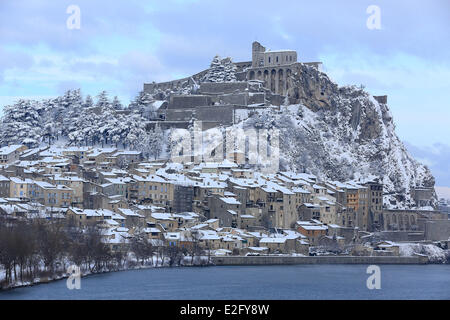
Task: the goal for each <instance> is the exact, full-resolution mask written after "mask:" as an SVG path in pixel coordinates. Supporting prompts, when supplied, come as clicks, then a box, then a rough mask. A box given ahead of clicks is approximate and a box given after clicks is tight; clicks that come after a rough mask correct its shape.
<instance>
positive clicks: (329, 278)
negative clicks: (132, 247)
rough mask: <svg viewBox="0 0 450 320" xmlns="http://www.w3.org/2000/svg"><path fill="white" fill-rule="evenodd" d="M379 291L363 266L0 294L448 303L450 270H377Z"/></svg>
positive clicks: (153, 275)
mask: <svg viewBox="0 0 450 320" xmlns="http://www.w3.org/2000/svg"><path fill="white" fill-rule="evenodd" d="M380 268H381V289H378V290H377V289H372V290H369V289H368V288H367V286H366V281H367V278H368V277H369V276H370V275H369V274H367V273H366V269H367V265H284V266H279V265H278V266H216V267H185V268H157V269H142V270H131V271H123V272H112V273H104V274H97V275H92V276H88V277H85V278H82V279H81V288H80V289H79V290H76V289H74V290H69V289H68V288H67V285H66V280H59V281H54V282H51V283H48V284H40V285H36V286H32V287H23V288H17V289H13V290H8V291H3V292H0V300H4V299H51V300H53V299H63V300H65V299H71V300H72V299H87V300H91V299H98V300H103V299H108V300H109V299H139V300H140V299H150V300H153V299H168V300H172V299H176V300H185V299H189V300H207V299H219V300H252V299H257V300H259V299H263V300H265V299H275V300H291V299H293V300H297V299H300V300H303V299H313V300H314V299H345V300H347V299H348V300H351V299H364V300H366V299H369V300H370V299H447V300H448V299H450V265H380Z"/></svg>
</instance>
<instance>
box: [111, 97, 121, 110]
mask: <svg viewBox="0 0 450 320" xmlns="http://www.w3.org/2000/svg"><path fill="white" fill-rule="evenodd" d="M111 105H112V108H113V109H114V110H122V109H123V106H122V103H121V102H120V100H119V98H117V96H115V97H114V99H113V101H112V103H111Z"/></svg>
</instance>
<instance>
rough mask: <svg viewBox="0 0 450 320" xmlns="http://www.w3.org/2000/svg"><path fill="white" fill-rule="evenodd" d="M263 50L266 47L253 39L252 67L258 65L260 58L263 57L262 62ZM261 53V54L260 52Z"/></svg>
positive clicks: (264, 50)
mask: <svg viewBox="0 0 450 320" xmlns="http://www.w3.org/2000/svg"><path fill="white" fill-rule="evenodd" d="M264 52H266V48H265V47H263V46H262V45H261V44H260V43H259V42H258V41H254V42H253V44H252V67H253V68H257V67H259V66H260V60H261V58H262V59H263V63H264ZM261 53H263V54H261Z"/></svg>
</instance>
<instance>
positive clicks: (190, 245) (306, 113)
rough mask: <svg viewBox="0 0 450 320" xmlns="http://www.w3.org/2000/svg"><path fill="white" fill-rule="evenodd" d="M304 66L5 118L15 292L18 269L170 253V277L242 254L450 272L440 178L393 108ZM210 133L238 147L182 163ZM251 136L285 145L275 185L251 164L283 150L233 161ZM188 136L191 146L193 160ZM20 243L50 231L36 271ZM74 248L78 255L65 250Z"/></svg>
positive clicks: (5, 220)
mask: <svg viewBox="0 0 450 320" xmlns="http://www.w3.org/2000/svg"><path fill="white" fill-rule="evenodd" d="M297 60H298V56H297V52H296V51H294V50H279V51H270V50H266V48H265V47H263V46H262V45H261V44H259V43H258V42H254V43H253V44H252V61H248V62H237V63H234V62H233V61H232V59H230V58H225V59H222V58H220V57H215V58H214V59H213V61H212V63H211V66H210V68H208V69H206V70H204V71H202V72H200V73H197V74H195V75H193V76H191V77H187V78H184V79H179V80H174V81H170V82H164V83H149V84H144V90H143V91H142V92H141V93H140V94H139V96H138V97H137V98H136V100H135V101H133V102H132V103H131V104H130V106H129V107H128V108H124V107H123V106H122V105H121V104H120V102H119V101H118V100H117V98H115V99H114V100H113V101H112V102H110V101H109V100H108V98H107V96H106V93H105V92H102V93H101V94H100V95H99V98H98V101H97V103H96V104H95V105H94V103H93V100H92V98H91V97H90V96H88V97H87V98H86V99H85V100H83V99H82V97H81V93H80V91H79V90H74V91H69V92H67V93H66V94H65V95H64V96H63V97H59V98H56V99H50V100H45V101H42V102H37V101H27V100H21V101H19V102H17V103H16V104H14V105H12V106H7V107H5V115H4V117H3V119H2V123H1V129H2V130H1V132H0V141H1V144H2V146H3V147H2V148H0V219H1V222H2V223H1V224H0V228H2V229H1V230H0V236H2V237H3V238H2V239H0V246H3V247H0V250H3V251H4V252H10V253H11V254H10V255H8V254H4V255H3V256H1V257H0V258H1V259H3V260H1V261H0V265H3V268H4V269H5V270H6V271H5V273H6V279H7V280H8V279H9V280H8V281H11V279H12V278H13V275H12V272H13V271H14V273H15V272H16V265H18V264H20V274H21V275H22V273H26V272H28V273H30V274H36V272H34V273H33V268H32V266H34V268H38V267H37V266H39V265H41V264H44V265H45V268H46V270H47V271H53V270H55V269H54V268H56V267H55V266H56V265H57V264H58V263H59V264H61V263H63V264H64V263H65V261H67V260H71V261H73V260H77V261H80V263H81V262H83V263H84V264H85V265H86V266H87V267H86V268H88V269H91V271H92V270H97V271H100V270H103V268H106V266H108V268H109V267H110V264H111V263H112V262H111V261H115V262H114V263H113V265H114V266H116V267H117V266H118V265H122V262H121V261H122V260H123V259H128V258H130V255H131V259H132V260H133V259H134V261H135V262H136V261H141V263H143V261H144V260H148V259H151V261H152V263H153V255H154V253H155V252H156V253H157V256H158V258H157V259H156V261H160V260H161V259H162V261H160V263H161V265H164V257H165V256H169V258H170V259H169V261H170V265H172V264H173V263H175V261H178V264H180V263H181V261H184V260H183V259H185V258H186V257H188V256H191V257H192V261H193V260H194V257H195V256H196V257H205V256H207V257H208V263H211V259H210V258H211V257H217V256H229V255H233V256H242V257H244V256H249V255H252V256H261V255H289V256H312V255H345V256H402V255H413V254H415V253H419V254H425V255H428V257H429V258H430V259H431V260H432V259H435V258H436V257H438V260H439V259H440V260H439V261H443V260H442V259H446V258H445V254H446V253H445V250H447V249H448V242H449V238H450V223H449V221H450V220H449V216H448V212H445V211H444V210H438V202H437V199H436V195H435V192H434V178H433V176H432V175H431V173H430V171H429V169H428V168H427V167H426V166H424V165H422V164H420V163H418V162H417V161H416V160H415V159H413V158H412V157H411V156H410V155H409V154H408V152H407V151H406V148H405V147H404V145H403V143H402V142H401V141H400V139H399V138H398V137H397V136H396V134H395V126H394V123H393V120H392V116H391V114H390V111H389V108H388V106H387V96H375V97H373V96H371V95H370V94H368V93H367V92H366V91H364V89H363V88H358V87H355V86H350V87H339V86H338V85H337V84H335V83H333V82H332V81H331V80H329V78H328V77H327V75H326V74H325V73H323V72H321V71H320V66H321V63H320V62H298V61H297ZM198 123H200V124H201V128H200V130H199V131H200V132H202V138H201V139H204V140H208V139H209V140H214V139H211V137H212V136H213V135H214V134H216V136H220V137H222V136H223V137H225V140H222V139H219V140H220V141H219V142H217V143H212V148H210V149H208V154H206V153H203V154H202V153H200V154H195V152H194V153H189V152H188V153H187V154H185V155H184V156H182V157H178V154H177V155H176V156H175V157H174V153H176V152H178V151H182V150H183V149H190V146H191V140H192V143H193V144H195V141H196V136H195V132H194V133H193V131H195V130H196V127H197V124H198ZM249 128H250V129H253V130H258V133H259V132H261V131H264V130H268V131H267V132H279V150H278V151H279V153H277V157H274V156H273V154H271V156H272V158H270V157H269V158H268V162H269V163H271V164H276V166H275V168H276V169H275V170H272V171H265V170H263V169H264V168H262V167H261V166H260V164H261V163H258V161H261V159H262V158H261V157H256V158H253V160H255V159H256V160H257V161H256V163H254V162H253V163H252V161H251V160H252V156H251V155H250V154H249V150H248V149H252V146H254V145H256V144H258V146H259V147H258V148H262V149H264V146H266V144H267V140H268V137H267V136H266V137H265V138H264V139H265V142H264V143H263V144H262V145H263V147H261V141H260V142H258V143H256V142H255V141H251V140H248V141H247V142H245V138H244V139H243V141H244V147H243V148H241V149H236V148H235V147H234V145H233V146H231V147H229V145H228V143H229V141H226V140H227V139H230V138H229V137H228V135H227V132H240V131H239V130H244V129H249ZM177 130H181V131H183V130H184V132H187V133H188V138H187V141H188V143H187V145H183V147H181V148H180V143H179V141H177V140H176V139H174V136H173V134H174V132H177ZM270 130H272V131H270ZM255 132H256V131H255ZM192 133H193V136H192V137H191V135H190V134H192ZM269 135H271V134H269ZM241 138H242V137H241ZM269 140H270V139H269ZM203 143H204V141H203V142H201V144H202V146H203ZM246 143H247V145H246ZM245 145H246V146H245ZM203 147H204V146H203ZM266 147H267V146H266ZM266 149H267V148H266ZM269 149H270V148H269ZM184 151H186V150H184ZM265 151H267V150H264V152H265ZM211 159H213V160H211ZM441 207H442V206H441ZM24 226H25V227H24ZM55 226H58V228H56V229H55ZM14 228H18V229H17V230H28V235H29V236H31V235H32V234H34V232H35V231H36V232H38V237H37V238H33V240H32V239H28V240H27V241H24V242H23V243H22V244H23V248H26V250H25V249H24V250H25V251H24V252H26V253H23V256H21V257H18V256H17V254H18V253H17V252H19V251H17V250H16V249H17V248H16V247H15V245H16V244H17V243H18V242H17V241H19V240H24V239H21V238H20V237H19V238H14V237H15V234H14V232H12V233H8V232H10V231H11V230H13V231H14V230H15V229H14ZM20 228H24V229H20ZM30 230H32V232H31V231H30ZM61 237H64V239H65V240H64V241H68V242H69V243H70V245H69V247H70V250H69V249H67V250H69V251H67V250H66V251H64V250H65V249H64V246H66V245H67V243H66V242H64V243H65V244H64V243H60V244H58V246H56V245H54V244H55V243H57V242H58V241H59V240H57V239H60V238H61ZM11 239H16V240H11ZM17 239H19V240H17ZM80 239H84V240H83V241H85V242H83V243H84V244H83V245H84V247H83V246H79V243H81V242H80V241H81V240H80ZM43 244H45V245H43ZM94 244H95V245H94ZM42 246H44V247H42ZM49 247H51V248H52V249H51V250H50V249H49ZM94 247H95V248H96V249H95V250H97V251H95V252H96V253H95V254H94V253H92V252H90V251H89V250H90V249H92V248H94ZM8 250H9V251H8ZM87 251H89V252H90V253H87ZM21 252H22V251H21ZM447 252H448V251H447ZM36 255H37V256H41V257H46V258H45V259H44V258H42V259H43V260H39V259H36ZM46 255H48V256H46ZM86 255H88V257H87V256H86ZM20 261H22V262H20ZM93 261H95V263H94V262H93ZM435 261H437V260H435ZM57 262H58V263H57ZM92 263H93V264H92ZM92 265H94V266H95V267H92ZM13 266H14V267H13ZM26 266H28V269H27V267H26ZM38 269H39V268H38ZM27 270H28V271H27ZM0 271H1V270H0ZM0 275H1V274H0ZM20 277H22V276H20ZM14 278H15V279H17V276H16V275H15V276H14Z"/></svg>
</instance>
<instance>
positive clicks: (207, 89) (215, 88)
mask: <svg viewBox="0 0 450 320" xmlns="http://www.w3.org/2000/svg"><path fill="white" fill-rule="evenodd" d="M247 88H248V84H247V82H203V83H201V84H200V93H205V94H227V93H233V92H235V91H236V90H238V91H244V90H245V89H247Z"/></svg>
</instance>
